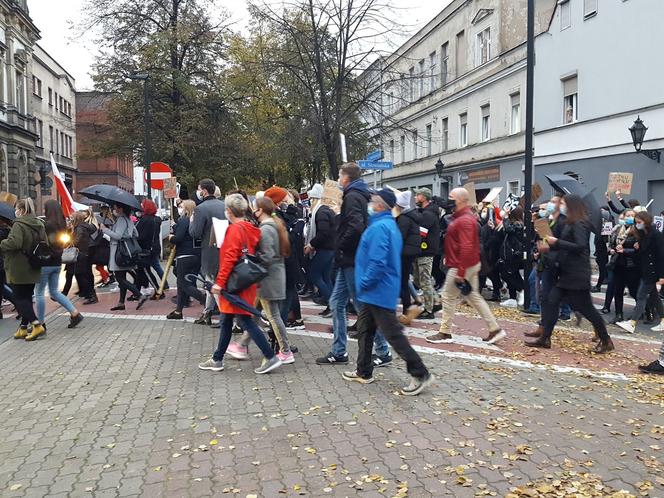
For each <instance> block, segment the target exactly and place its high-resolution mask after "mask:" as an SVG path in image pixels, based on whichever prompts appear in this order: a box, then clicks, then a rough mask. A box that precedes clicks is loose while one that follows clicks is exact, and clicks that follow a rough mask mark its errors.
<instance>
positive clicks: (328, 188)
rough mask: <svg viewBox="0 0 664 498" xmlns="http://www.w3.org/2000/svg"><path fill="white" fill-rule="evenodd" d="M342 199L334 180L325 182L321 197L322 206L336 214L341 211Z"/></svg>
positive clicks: (341, 193)
mask: <svg viewBox="0 0 664 498" xmlns="http://www.w3.org/2000/svg"><path fill="white" fill-rule="evenodd" d="M342 199H343V192H342V191H341V189H340V188H339V185H338V184H337V182H335V181H334V180H325V185H323V197H321V199H320V201H321V204H324V205H326V206H328V207H330V208H331V209H332V211H334V212H335V213H336V214H339V211H340V210H341V202H342Z"/></svg>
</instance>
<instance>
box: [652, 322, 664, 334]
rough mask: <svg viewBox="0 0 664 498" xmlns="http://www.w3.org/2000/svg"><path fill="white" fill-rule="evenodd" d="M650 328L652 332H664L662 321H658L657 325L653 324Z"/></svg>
mask: <svg viewBox="0 0 664 498" xmlns="http://www.w3.org/2000/svg"><path fill="white" fill-rule="evenodd" d="M650 330H652V331H653V332H664V322H662V323H660V324H659V325H655V326H654V327H653V328H651V329H650Z"/></svg>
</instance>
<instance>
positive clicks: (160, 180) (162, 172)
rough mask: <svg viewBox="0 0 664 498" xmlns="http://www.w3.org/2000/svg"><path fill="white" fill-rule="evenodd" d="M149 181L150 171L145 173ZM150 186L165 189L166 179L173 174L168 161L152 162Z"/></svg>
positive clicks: (155, 188)
mask: <svg viewBox="0 0 664 498" xmlns="http://www.w3.org/2000/svg"><path fill="white" fill-rule="evenodd" d="M143 175H144V177H145V181H146V182H147V181H148V172H147V171H145V172H144V173H143ZM150 176H151V181H150V187H151V188H152V189H154V190H164V180H165V179H166V178H171V177H172V176H173V170H172V169H171V167H170V166H169V165H168V164H166V163H150Z"/></svg>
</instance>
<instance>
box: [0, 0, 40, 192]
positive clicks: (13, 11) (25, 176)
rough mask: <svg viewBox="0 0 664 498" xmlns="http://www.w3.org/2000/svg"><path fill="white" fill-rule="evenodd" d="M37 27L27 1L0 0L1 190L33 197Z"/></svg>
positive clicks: (35, 136)
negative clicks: (33, 75)
mask: <svg viewBox="0 0 664 498" xmlns="http://www.w3.org/2000/svg"><path fill="white" fill-rule="evenodd" d="M38 39H39V30H38V29H37V27H36V26H35V25H34V24H33V22H32V20H31V19H30V15H29V13H28V6H27V2H26V0H0V99H1V102H0V191H9V192H12V193H14V194H16V195H18V196H19V197H28V196H30V197H32V198H35V197H36V195H37V191H36V189H35V183H36V180H37V179H39V176H38V173H37V171H36V168H35V141H36V140H37V134H36V133H35V129H34V120H32V118H31V116H30V102H31V98H30V94H31V92H30V82H31V73H30V65H31V61H32V52H33V47H34V45H35V43H36V41H37V40H38Z"/></svg>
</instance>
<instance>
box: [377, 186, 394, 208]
mask: <svg viewBox="0 0 664 498" xmlns="http://www.w3.org/2000/svg"><path fill="white" fill-rule="evenodd" d="M376 195H377V196H379V197H380V198H381V199H383V200H384V201H385V204H387V205H388V206H389V207H390V209H392V208H393V207H394V205H395V204H396V203H397V197H396V196H395V195H394V192H392V191H391V190H390V189H387V188H382V189H380V190H378V191H377V192H376Z"/></svg>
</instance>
